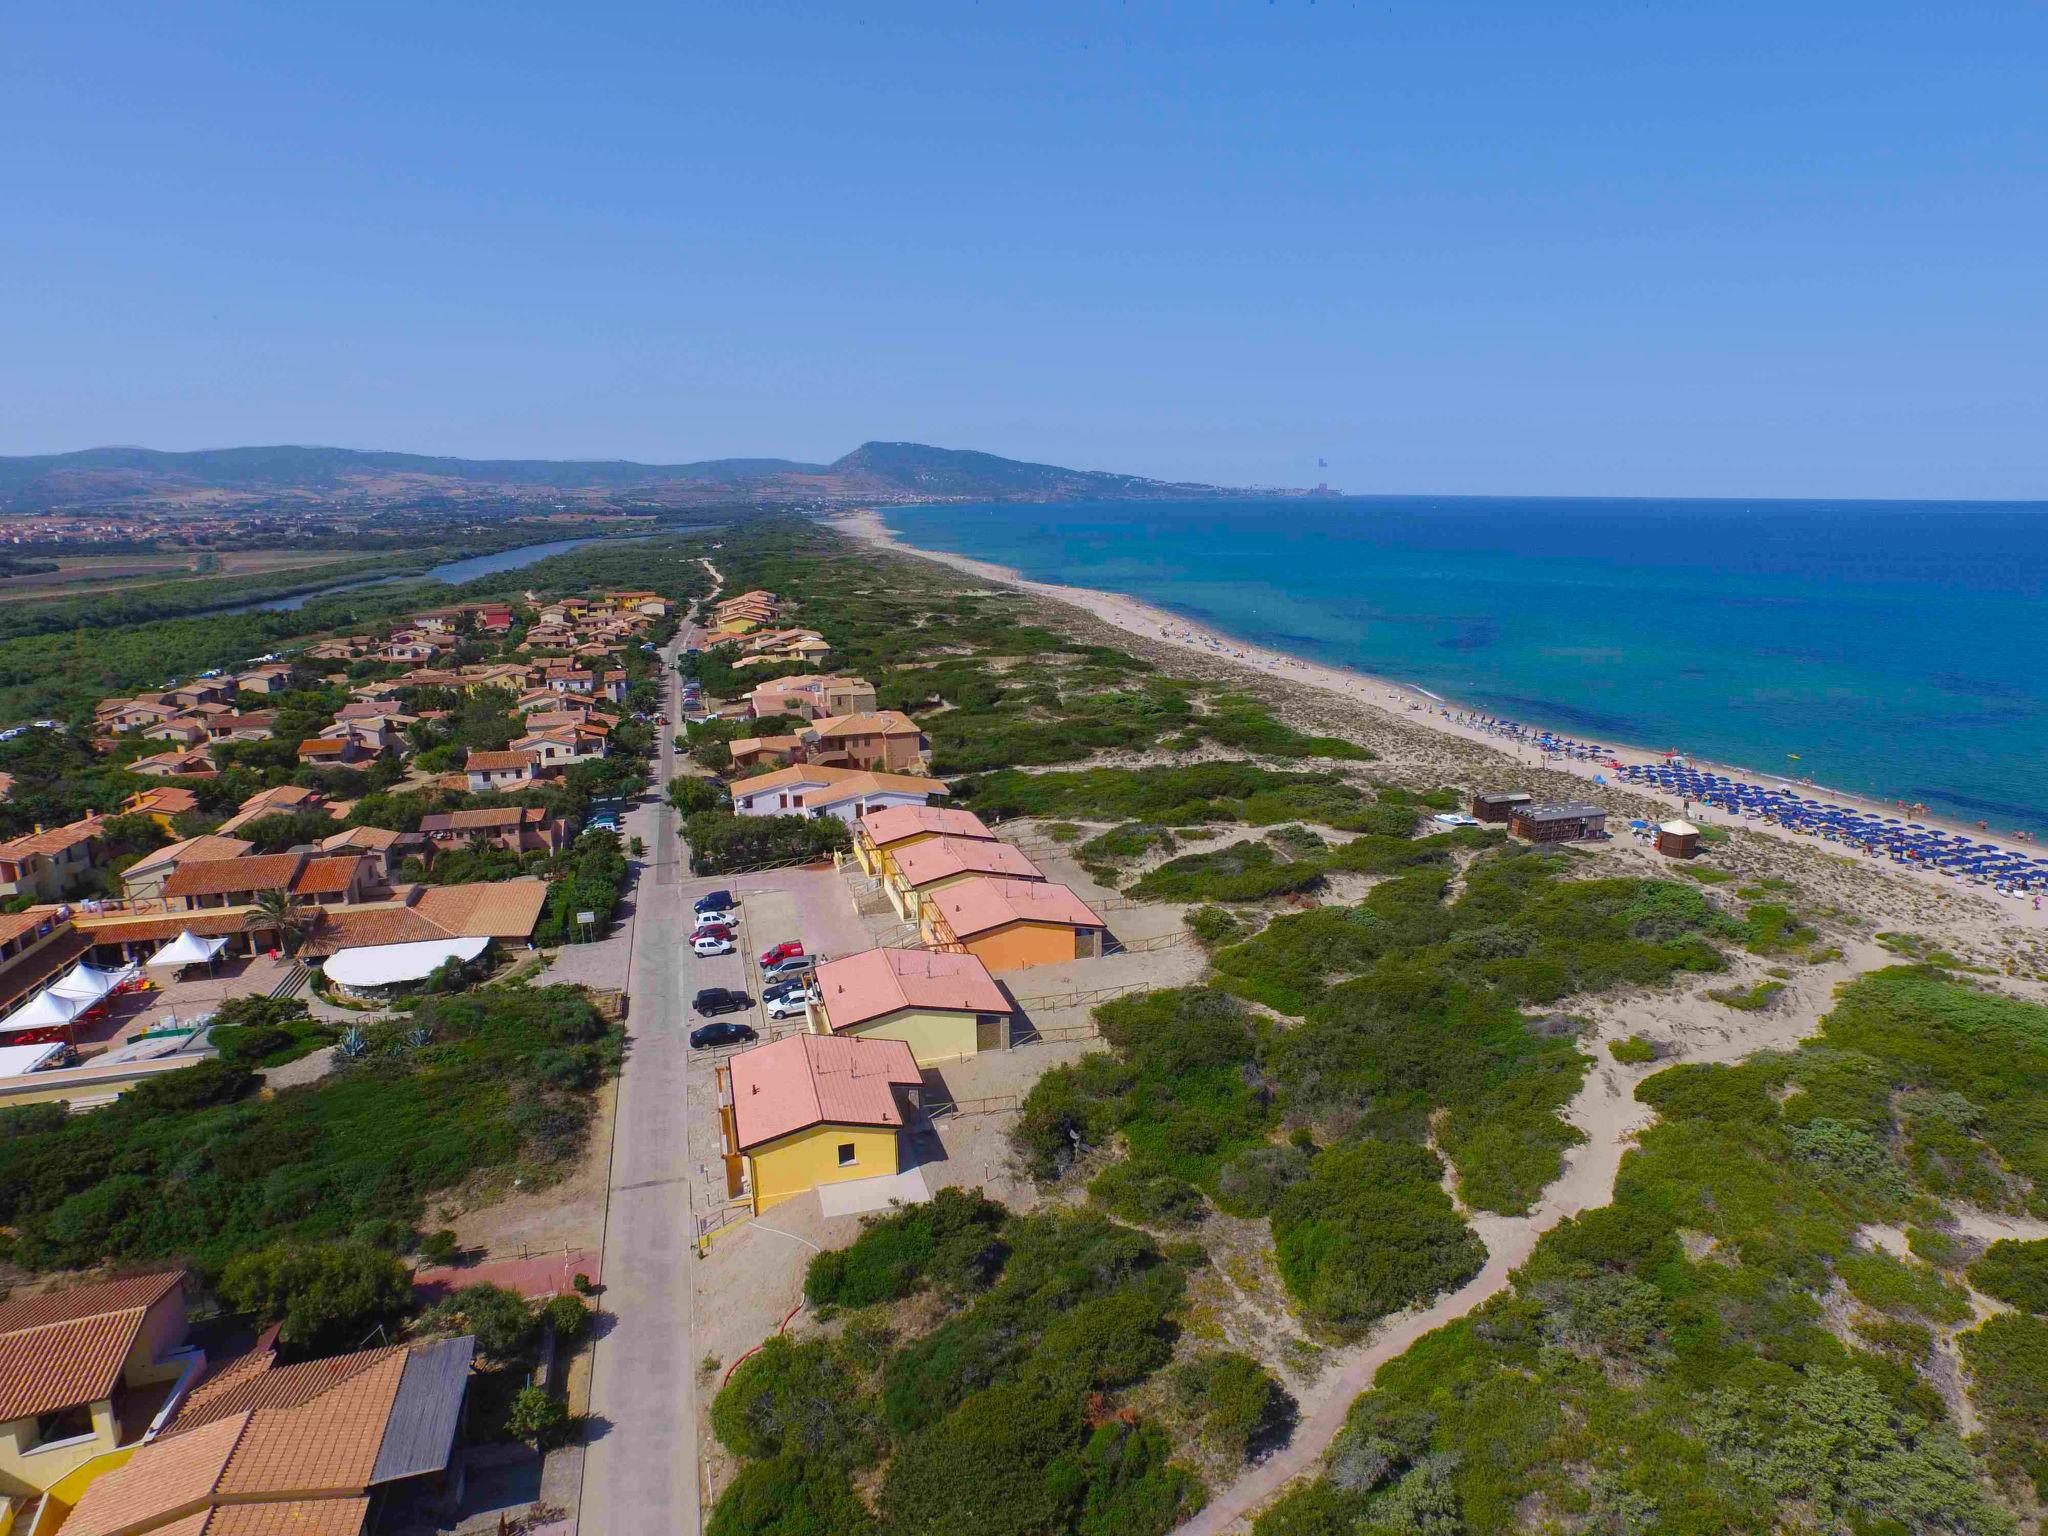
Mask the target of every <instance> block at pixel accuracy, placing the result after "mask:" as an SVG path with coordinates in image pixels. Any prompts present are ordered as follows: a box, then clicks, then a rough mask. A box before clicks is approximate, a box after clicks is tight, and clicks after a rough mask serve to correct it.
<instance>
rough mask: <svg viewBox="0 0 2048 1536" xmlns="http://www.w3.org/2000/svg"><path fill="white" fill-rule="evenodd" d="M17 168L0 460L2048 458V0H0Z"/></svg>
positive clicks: (1916, 474) (1780, 490) (1454, 476)
mask: <svg viewBox="0 0 2048 1536" xmlns="http://www.w3.org/2000/svg"><path fill="white" fill-rule="evenodd" d="M0 209H4V210H5V213H4V216H0V453H23V452H45V451H52V450H58V449H65V448H77V447H84V446H88V445H91V444H98V443H109V442H135V443H144V444H148V445H151V446H156V447H166V448H191V447H205V446H221V445H227V444H241V443H261V442H319V443H338V444H343V445H347V446H354V447H378V448H404V449H412V450H418V451H425V452H446V453H459V454H469V455H478V456H482V455H518V456H532V457H572V456H574V457H584V456H589V457H613V456H617V457H630V458H638V459H645V460H662V461H668V460H681V459H690V458H699V457H708V456H717V455H727V454H777V455H786V456H790V457H798V458H819V459H827V458H831V457H834V456H836V455H838V454H839V453H842V452H844V451H846V450H847V449H849V448H851V447H853V446H854V445H855V444H857V443H859V442H861V441H862V440H864V439H867V438H876V437H880V438H915V439H919V440H922V441H926V442H934V443H941V444H946V445H951V446H961V447H979V448H986V449H989V450H991V451H995V452H1000V453H1007V454H1013V455H1016V456H1019V457H1027V458H1037V459H1046V460H1052V461H1056V462H1061V463H1068V464H1075V465H1080V466H1084V467H1097V468H1114V469H1122V470H1130V471H1135V472H1139V473H1145V474H1155V475H1163V476H1173V477H1187V478H1198V479H1207V480H1216V481H1224V482H1231V483H1271V484H1302V483H1307V482H1311V481H1313V480H1315V479H1317V478H1319V476H1322V475H1327V477H1328V479H1329V480H1330V481H1331V482H1332V483H1334V484H1337V485H1340V486H1343V487H1344V488H1346V489H1349V490H1358V491H1416V492H1429V491H1441V492H1457V491H1469V492H1500V493H1518V492H1519V493H1555V494H1574V493H1578V494H1628V493H1632V492H1640V493H1646V494H1679V495H1684V494H1694V495H1723V494H1726V495H1771V494H1777V495H1844V496H1847V495H1867V496H1955V497H2025V498H2039V497H2048V366H2044V358H2048V259H2044V254H2043V253H2044V252H2048V6H2044V5H2042V4H2039V3H2010V4H2001V3H1995V0H1985V3H1981V4H1974V5H1967V6H1929V5H1926V4H1924V3H1921V4H1889V3H1862V4H1855V5H1850V4H1832V3H1830V4H1813V3H1807V4H1798V3H1794V4H1790V5H1787V4H1783V3H1778V4H1770V5H1765V4H1746V3H1725V4H1715V5H1678V4H1654V3H1634V4H1626V5H1620V4H1617V5H1583V4H1573V3H1569V0H1563V3H1546V4H1529V3H1527V0H1517V3H1512V4H1508V3H1498V4H1496V3H1487V0H1471V3H1466V4H1456V5H1447V4H1443V3H1440V0H1439V3H1433V4H1412V5H1410V4H1392V5H1364V6H1350V5H1341V4H1335V5H1333V4H1327V3H1325V4H1316V5H1308V4H1304V3H1300V0H1276V3H1274V4H1270V5H1266V4H1242V5H1237V4H1233V5H1214V6H1210V5H1202V4H1194V3H1177V4H1158V5H1151V4H1131V5H1122V6H1112V5H1099V6H1066V5H1058V4H1030V5H1024V4H1019V5H1015V6H1011V5H999V4H982V5H972V4H966V3H950V4H937V5H930V6H917V5H886V4H885V5H860V4H853V3H848V4H843V5H838V6H830V7H823V6H820V7H810V6H800V5H790V4H776V3H758V0H723V3H717V4H678V3H670V4H649V5H644V6H636V5H625V4H607V3H602V0H596V3H586V4H579V5H574V6H570V5H561V4H518V3H490V4H481V3H480V4H473V5H471V4H446V3H441V4H437V3H432V0H416V3H411V4H405V5H385V4H378V3H353V4H349V5H278V4H245V5H233V4H219V3H211V0H181V3H179V4H176V5H164V4H161V3H154V4H137V5H132V6H130V5H112V4H94V3H91V0H75V3H70V4H59V3H55V0H17V3H16V4H13V5H10V6H7V7H4V8H0ZM1319 455H1320V456H1323V457H1326V458H1327V459H1328V460H1329V463H1330V467H1329V469H1328V470H1327V471H1318V470H1317V468H1316V459H1317V457H1318V456H1319Z"/></svg>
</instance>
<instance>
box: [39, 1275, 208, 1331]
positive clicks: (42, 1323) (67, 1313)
mask: <svg viewBox="0 0 2048 1536" xmlns="http://www.w3.org/2000/svg"><path fill="white" fill-rule="evenodd" d="M184 1279H185V1272H184V1271H183V1270H182V1269H164V1270H154V1271H152V1272H151V1273H149V1274H146V1275H127V1276H124V1277H123V1278H121V1279H119V1280H102V1281H100V1282H98V1283H97V1284H93V1285H74V1286H70V1287H68V1288H67V1289H65V1290H61V1291H46V1292H44V1293H43V1294H42V1295H40V1296H11V1297H9V1298H8V1299H7V1300H6V1301H0V1333H14V1332H17V1331H19V1330H21V1329H23V1328H42V1327H47V1326H48V1325H49V1324H51V1323H68V1322H75V1321H77V1320H78V1319H79V1318H82V1317H97V1316H100V1315H101V1314H103V1313H109V1312H125V1311H127V1310H128V1309H130V1308H131V1307H145V1308H146V1307H153V1306H155V1305H156V1304H157V1303H158V1302H159V1301H162V1300H163V1299H164V1298H165V1297H166V1296H168V1295H170V1294H171V1290H172V1288H173V1287H174V1286H177V1285H181V1284H183V1283H184Z"/></svg>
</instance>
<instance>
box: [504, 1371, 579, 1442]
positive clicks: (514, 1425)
mask: <svg viewBox="0 0 2048 1536" xmlns="http://www.w3.org/2000/svg"><path fill="white" fill-rule="evenodd" d="M505 1429H506V1431H507V1432H508V1433H509V1434H511V1435H512V1436H514V1437H515V1438H516V1439H520V1440H528V1441H531V1442H532V1443H533V1444H534V1445H536V1446H538V1447H539V1448H540V1449H542V1450H544V1451H545V1450H552V1449H553V1448H554V1447H555V1446H558V1445H561V1444H563V1443H565V1442H566V1441H567V1440H568V1439H569V1437H570V1434H571V1433H572V1429H573V1426H572V1424H571V1421H570V1418H569V1408H568V1405H567V1404H566V1403H564V1402H563V1401H562V1400H561V1399H560V1398H558V1397H553V1396H550V1395H549V1394H548V1392H546V1391H545V1390H544V1389H542V1388H540V1387H521V1388H520V1389H519V1392H518V1395H517V1396H515V1397H514V1398H513V1399H512V1406H511V1408H510V1409H509V1410H508V1411H507V1412H506V1415H505Z"/></svg>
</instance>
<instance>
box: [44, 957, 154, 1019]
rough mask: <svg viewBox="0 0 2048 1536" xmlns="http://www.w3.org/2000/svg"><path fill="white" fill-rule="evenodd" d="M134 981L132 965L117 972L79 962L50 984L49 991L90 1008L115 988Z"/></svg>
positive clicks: (125, 966)
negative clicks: (75, 1000)
mask: <svg viewBox="0 0 2048 1536" xmlns="http://www.w3.org/2000/svg"><path fill="white" fill-rule="evenodd" d="M134 979H135V967H134V966H132V965H124V966H122V967H121V969H120V970H118V971H103V970H101V969H100V968H99V967H98V966H96V965H87V964H86V963H85V962H84V961H83V960H81V961H79V962H78V964H76V965H74V966H73V967H71V969H70V970H68V971H66V972H65V973H64V974H63V975H62V976H59V977H58V978H57V979H56V980H55V981H53V982H51V983H50V991H51V992H52V993H55V994H56V995H57V996H58V997H62V998H72V999H77V1000H79V1001H82V1002H83V1003H84V1004H85V1006H86V1007H88V1008H90V1007H91V1006H92V1005H93V1004H94V1003H97V1002H98V1001H100V999H102V998H104V997H106V996H107V995H108V994H110V993H111V992H113V990H114V989H115V988H116V987H119V986H120V985H122V984H123V983H124V982H129V981H133V980H134Z"/></svg>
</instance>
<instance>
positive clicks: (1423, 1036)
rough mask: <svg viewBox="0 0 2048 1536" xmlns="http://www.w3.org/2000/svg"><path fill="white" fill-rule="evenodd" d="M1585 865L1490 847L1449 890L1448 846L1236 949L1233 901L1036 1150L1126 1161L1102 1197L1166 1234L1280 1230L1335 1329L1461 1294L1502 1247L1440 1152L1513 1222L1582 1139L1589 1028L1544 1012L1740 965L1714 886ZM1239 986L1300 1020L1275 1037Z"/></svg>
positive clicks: (1058, 1169)
mask: <svg viewBox="0 0 2048 1536" xmlns="http://www.w3.org/2000/svg"><path fill="white" fill-rule="evenodd" d="M1426 841H1438V840H1436V839H1430V840H1426ZM1410 846H1419V845H1410ZM1283 867H1284V866H1283ZM1571 873H1573V861H1572V860H1570V859H1569V858H1567V857H1565V856H1562V855H1558V854H1546V853H1542V852H1539V851H1535V850H1529V849H1516V848H1496V849H1491V850H1489V851H1486V852H1483V853H1481V854H1480V856H1479V857H1477V858H1476V859H1475V860H1474V861H1473V862H1472V863H1471V865H1470V867H1469V868H1468V869H1467V871H1466V873H1465V881H1464V888H1463V890H1462V892H1461V893H1460V894H1459V895H1458V896H1457V898H1456V900H1454V901H1446V900H1445V895H1446V891H1447V888H1448V886H1449V882H1450V879H1451V870H1450V868H1449V858H1448V856H1447V855H1445V854H1442V853H1440V852H1436V853H1433V855H1432V861H1431V862H1430V863H1429V864H1427V865H1425V866H1424V867H1422V868H1420V869H1416V870H1413V871H1411V872H1409V873H1406V874H1402V875H1399V876H1397V877H1395V878H1392V879H1389V880H1387V881H1385V882H1384V883H1382V884H1381V885H1379V886H1376V887H1375V888H1374V889H1373V890H1372V891H1371V892H1370V893H1369V895H1368V896H1367V898H1366V899H1365V901H1363V902H1362V903H1360V904H1359V905H1358V906H1357V907H1355V908H1351V909H1343V908H1334V907H1320V908H1316V909H1314V910H1312V911H1309V912H1305V913H1300V914H1294V915H1287V916H1282V917H1279V918H1276V919H1274V920H1273V921H1272V922H1271V923H1270V924H1268V925H1267V926H1266V927H1265V928H1264V929H1262V930H1261V931H1260V932H1258V933H1257V934H1256V935H1254V936H1251V937H1248V938H1242V939H1240V940H1238V942H1235V943H1231V942H1229V940H1230V938H1231V937H1232V935H1231V934H1230V933H1229V932H1228V931H1226V930H1225V929H1224V928H1223V927H1221V926H1220V925H1219V923H1218V922H1217V921H1216V920H1215V919H1223V920H1224V921H1228V922H1231V923H1233V925H1234V920H1230V919H1228V918H1227V915H1226V914H1222V913H1216V914H1215V919H1212V920H1210V921H1208V922H1207V923H1206V924H1204V927H1205V928H1206V929H1207V930H1208V931H1209V932H1210V933H1211V935H1212V942H1213V943H1214V944H1215V946H1216V947H1215V948H1214V955H1213V958H1214V965H1215V972H1216V979H1215V981H1214V983H1213V984H1212V985H1211V986H1208V987H1196V988H1184V989H1180V990H1175V991H1162V992H1153V993H1147V994H1142V995H1139V996H1135V997H1128V998H1122V999H1119V1000H1117V1001H1114V1002H1111V1003H1107V1004H1104V1005H1103V1006H1102V1007H1100V1008H1098V1009H1097V1010H1096V1018H1097V1020H1098V1022H1099V1023H1100V1026H1101V1029H1102V1034H1103V1039H1104V1041H1105V1043H1106V1044H1108V1045H1109V1046H1110V1047H1111V1050H1110V1051H1108V1052H1098V1053H1093V1054H1090V1055H1088V1056H1085V1057H1083V1058H1082V1059H1081V1060H1080V1061H1079V1062H1077V1063H1075V1064H1073V1065H1072V1066H1065V1067H1056V1068H1054V1069H1053V1070H1052V1071H1050V1072H1048V1073H1046V1074H1045V1075H1044V1076H1043V1077H1042V1078H1040V1079H1039V1081H1038V1083H1037V1084H1036V1085H1035V1086H1034V1087H1033V1089H1032V1090H1031V1092H1030V1094H1029V1095H1028V1096H1027V1097H1026V1099H1025V1102H1024V1109H1023V1114H1022V1115H1021V1117H1020V1119H1019V1121H1018V1124H1017V1126H1016V1128H1015V1130H1014V1132H1013V1139H1014V1141H1015V1144H1016V1146H1017V1149H1018V1152H1019V1154H1020V1156H1021V1157H1022V1158H1023V1160H1024V1161H1025V1163H1026V1164H1027V1166H1028V1167H1030V1169H1031V1170H1032V1171H1033V1172H1034V1173H1035V1174H1036V1175H1038V1176H1039V1177H1041V1178H1057V1177H1060V1176H1062V1175H1063V1174H1065V1173H1066V1172H1067V1170H1068V1169H1069V1168H1070V1167H1072V1166H1073V1165H1074V1164H1075V1162H1076V1161H1077V1160H1078V1159H1080V1158H1082V1157H1085V1156H1087V1155H1089V1154H1091V1153H1100V1152H1102V1151H1107V1150H1112V1149H1113V1150H1116V1151H1119V1152H1121V1154H1122V1155H1121V1157H1120V1158H1119V1159H1118V1160H1117V1161H1115V1162H1112V1163H1110V1164H1108V1165H1107V1166H1106V1167H1103V1168H1102V1169H1101V1170H1100V1171H1099V1172H1097V1173H1096V1174H1095V1175H1094V1177H1093V1178H1092V1180H1091V1182H1090V1184H1089V1186H1088V1188H1089V1194H1090V1196H1091V1198H1092V1199H1093V1200H1094V1201H1096V1202H1097V1203H1098V1204H1100V1205H1103V1206H1105V1207H1106V1208H1108V1209H1109V1210H1111V1211H1113V1212H1115V1213H1116V1214H1118V1215H1121V1216H1124V1217H1126V1218H1127V1219H1129V1220H1132V1221H1137V1222H1141V1223H1144V1224H1146V1225H1148V1226H1155V1227H1184V1226H1188V1225H1191V1224H1193V1223H1195V1222H1199V1221H1200V1220H1201V1219H1202V1217H1203V1215H1204V1212H1205V1210H1206V1208H1207V1205H1208V1204H1209V1203H1214V1204H1215V1205H1218V1206H1220V1207H1221V1208H1222V1209H1224V1210H1227V1211H1230V1212H1232V1213H1233V1214H1237V1215H1243V1216H1255V1217H1256V1216H1263V1217H1268V1218H1270V1220H1271V1223H1272V1228H1273V1235H1274V1244H1275V1251H1276V1255H1277V1257H1278V1260H1279V1265H1280V1271H1281V1275H1282V1278H1283V1279H1284V1280H1285V1281H1286V1282H1287V1284H1288V1287H1289V1289H1290V1290H1291V1291H1292V1293H1293V1295H1294V1297H1295V1300H1296V1302H1297V1303H1298V1304H1299V1305H1300V1306H1301V1308H1302V1310H1303V1313H1304V1315H1305V1316H1307V1317H1308V1318H1310V1319H1311V1320H1313V1321H1315V1322H1318V1323H1320V1324H1323V1325H1324V1326H1326V1327H1330V1328H1333V1329H1337V1330H1340V1331H1349V1330H1354V1329H1356V1328H1359V1327H1361V1326H1363V1325H1365V1324H1367V1323H1369V1322H1370V1321H1371V1320H1372V1319H1373V1318H1375V1317H1378V1316H1382V1315H1384V1314H1386V1313H1387V1312H1390V1311H1393V1310H1396V1309H1398V1308H1399V1307H1402V1306H1405V1305H1407V1304H1409V1303H1410V1302H1413V1301H1416V1300H1419V1299H1421V1298H1423V1297H1427V1296H1429V1295H1432V1294H1434V1293H1436V1292H1438V1291H1441V1290H1444V1289H1448V1288H1455V1287H1456V1286H1457V1285H1459V1284H1462V1283H1463V1282H1464V1281H1465V1280H1466V1279H1468V1278H1470V1276H1471V1275H1472V1274H1474V1273H1476V1272H1477V1270H1478V1268H1479V1265H1480V1263H1481V1261H1482V1259H1483V1251H1482V1250H1481V1248H1480V1246H1479V1244H1478V1241H1477V1239H1475V1238H1474V1237H1472V1236H1471V1234H1470V1233H1469V1232H1468V1231H1467V1230H1466V1228H1465V1227H1464V1225H1463V1223H1462V1222H1461V1221H1460V1220H1459V1219H1458V1217H1457V1215H1456V1212H1455V1211H1454V1210H1453V1208H1452V1205H1451V1202H1450V1200H1449V1199H1448V1198H1447V1197H1446V1196H1445V1195H1444V1193H1443V1191H1442V1189H1441V1188H1440V1187H1439V1183H1440V1180H1441V1177H1442V1165H1441V1163H1440V1162H1439V1161H1438V1158H1437V1155H1436V1153H1435V1152H1433V1151H1431V1150H1428V1149H1426V1148H1425V1146H1424V1145H1423V1143H1424V1142H1425V1141H1428V1140H1433V1142H1434V1145H1435V1147H1436V1148H1437V1149H1439V1150H1440V1151H1441V1152H1442V1154H1443V1156H1444V1157H1446V1158H1448V1159H1449V1161H1450V1162H1451V1163H1452V1164H1453V1165H1454V1166H1455V1168H1456V1170H1457V1173H1458V1181H1459V1189H1460V1193H1461V1194H1462V1195H1463V1197H1464V1199H1465V1200H1466V1201H1467V1203H1469V1204H1471V1205H1473V1206H1476V1207H1478V1208H1480V1209H1485V1210H1497V1211H1503V1212H1510V1213H1515V1212H1521V1211H1526V1210H1527V1209H1528V1208H1529V1206H1530V1204H1531V1202H1533V1201H1534V1199H1535V1198H1536V1196H1537V1195H1538V1194H1539V1193H1540V1192H1541V1190H1542V1189H1543V1187H1544V1186H1545V1185H1546V1184H1548V1183H1549V1182H1550V1181H1551V1180H1553V1179H1554V1178H1556V1177H1557V1174H1558V1172H1559V1169H1560V1163H1561V1159H1562V1156H1563V1153H1564V1151H1565V1149H1566V1148H1568V1147H1570V1146H1571V1145H1573V1144H1574V1142H1576V1141H1577V1140H1578V1139H1579V1133H1578V1132H1577V1131H1576V1130H1575V1129H1574V1128H1573V1127H1571V1126H1570V1125H1569V1124H1567V1123H1566V1122H1565V1121H1564V1120H1563V1119H1562V1118H1560V1111H1561V1110H1562V1109H1563V1108H1564V1106H1565V1105H1566V1103H1568V1102H1569V1100H1570V1099H1571V1097H1572V1096H1573V1094H1574V1093H1575V1092H1576V1091H1577V1089H1578V1085H1579V1082H1580V1079H1581V1077H1582V1076H1583V1074H1584V1072H1585V1070H1586V1068H1587V1066H1588V1065H1589V1061H1588V1058H1587V1057H1586V1056H1585V1055H1584V1054H1582V1053H1581V1052H1580V1051H1579V1050H1578V1048H1577V1047H1576V1045H1575V1044H1574V1043H1573V1038H1572V1037H1573V1035H1574V1034H1575V1032H1576V1030H1575V1027H1574V1026H1573V1025H1571V1023H1570V1021H1568V1020H1565V1019H1561V1018H1557V1017H1555V1016H1545V1017H1542V1018H1538V1019H1531V1018H1530V1017H1529V1016H1528V1015H1527V1014H1526V1013H1525V1012H1524V1009H1525V1008H1526V1007H1528V1006H1530V1005H1547V1004H1552V1003H1555V1002H1557V1001H1559V1000H1561V999H1562V998H1564V997H1567V996H1571V995H1574V994H1580V993H1586V992H1595V991H1599V990H1601V989H1603V988H1607V987H1611V986H1614V985H1616V984H1617V983H1621V982H1636V983H1648V982H1655V981H1660V980H1662V979H1664V978H1666V977H1668V976H1669V975H1671V974H1672V973H1673V972H1675V971H1679V970H1708V969H1712V968H1715V967H1717V966H1718V965H1719V964H1720V963H1721V962H1720V956H1719V953H1718V951H1717V950H1716V949H1715V948H1714V947H1713V945H1712V944H1711V943H1709V942H1708V941H1707V938H1706V935H1708V934H1710V933H1714V932H1717V931H1723V930H1726V929H1727V928H1728V926H1729V925H1728V924H1727V921H1726V920H1725V919H1723V918H1721V917H1720V915H1719V914H1718V913H1717V912H1716V911H1715V910H1714V909H1713V908H1712V907H1711V906H1709V905H1708V904H1707V902H1706V901H1705V899H1704V898H1703V897H1702V895H1701V894H1700V892H1699V891H1698V890H1697V889H1696V888H1694V887H1691V886H1683V885H1678V884H1676V883H1673V882H1667V881H1654V880H1597V881H1589V880H1572V879H1569V878H1567V877H1568V876H1569V875H1570V874H1571ZM1210 910H1211V911H1213V909H1210ZM1199 915H1200V914H1198V916H1199ZM1340 976H1348V977H1349V979H1348V980H1341V981H1338V980H1335V978H1337V977H1340ZM1240 998H1245V999H1250V1000H1253V1001H1256V1002H1259V1003H1262V1004H1264V1005H1266V1006H1268V1007H1270V1008H1273V1009H1275V1010H1276V1011H1279V1012H1281V1013H1283V1014H1294V1015H1299V1016H1301V1022H1299V1023H1298V1024H1294V1025H1291V1026H1288V1027H1279V1028H1276V1027H1273V1026H1272V1025H1270V1024H1269V1023H1267V1022H1266V1021H1265V1019H1264V1018H1263V1016H1261V1015H1259V1014H1257V1013H1255V1012H1254V1011H1253V1010H1252V1009H1250V1008H1248V1007H1246V1006H1245V1004H1244V1003H1243V1002H1242V1001H1239V999H1240ZM1283 1134H1285V1135H1286V1136H1287V1139H1286V1140H1285V1141H1284V1142H1283V1140H1282V1137H1283Z"/></svg>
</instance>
